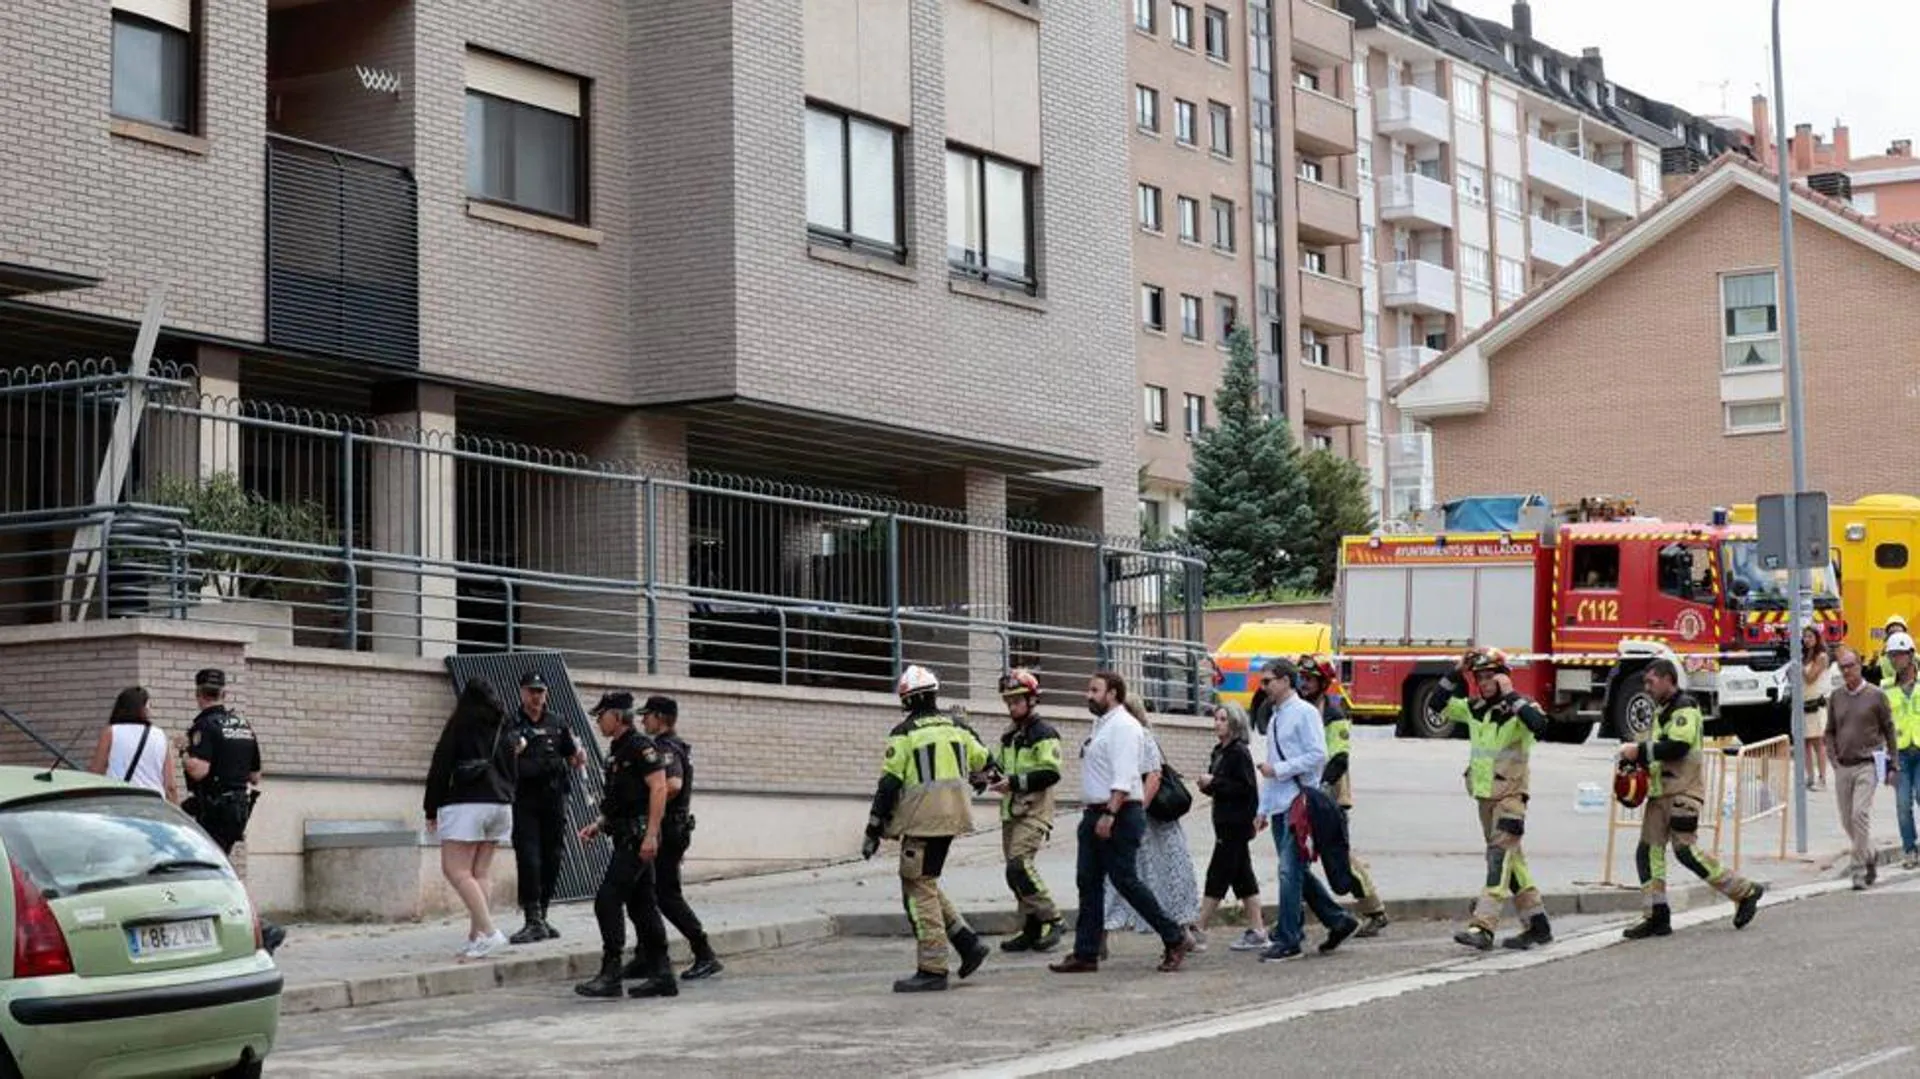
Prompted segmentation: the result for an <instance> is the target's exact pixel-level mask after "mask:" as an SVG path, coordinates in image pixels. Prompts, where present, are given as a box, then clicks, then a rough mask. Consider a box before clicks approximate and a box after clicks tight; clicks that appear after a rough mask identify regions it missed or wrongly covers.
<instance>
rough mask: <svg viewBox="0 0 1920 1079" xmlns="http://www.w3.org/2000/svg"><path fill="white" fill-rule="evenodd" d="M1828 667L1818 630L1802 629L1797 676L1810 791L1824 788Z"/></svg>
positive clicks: (1829, 683) (1825, 782)
mask: <svg viewBox="0 0 1920 1079" xmlns="http://www.w3.org/2000/svg"><path fill="white" fill-rule="evenodd" d="M1832 666H1833V661H1832V658H1831V657H1829V656H1828V655H1827V646H1826V645H1825V644H1824V643H1822V642H1821V640H1820V629H1819V627H1817V626H1807V627H1805V628H1804V629H1802V630H1801V631H1800V676H1801V678H1802V679H1803V680H1804V684H1805V686H1806V702H1807V703H1806V705H1805V707H1806V715H1807V718H1806V732H1807V789H1808V790H1812V791H1817V790H1824V789H1825V788H1826V785H1827V738H1826V734H1827V695H1828V694H1829V693H1830V692H1831V691H1832V685H1831V682H1830V680H1829V673H1830V671H1831V669H1832Z"/></svg>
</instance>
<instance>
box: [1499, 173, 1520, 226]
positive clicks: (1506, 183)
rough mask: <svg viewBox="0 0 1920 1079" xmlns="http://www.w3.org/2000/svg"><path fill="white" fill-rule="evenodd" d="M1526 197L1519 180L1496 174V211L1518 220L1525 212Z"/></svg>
mask: <svg viewBox="0 0 1920 1079" xmlns="http://www.w3.org/2000/svg"><path fill="white" fill-rule="evenodd" d="M1525 198H1526V196H1525V195H1524V194H1522V188H1521V187H1520V181H1519V180H1516V179H1514V178H1513V177H1511V176H1501V175H1500V174H1498V173H1495V174H1494V177H1493V208H1494V209H1495V210H1496V211H1498V212H1499V213H1501V214H1503V215H1505V216H1507V217H1511V218H1513V219H1515V220H1516V221H1517V220H1519V218H1520V215H1521V214H1522V213H1524V212H1525V208H1526V203H1525Z"/></svg>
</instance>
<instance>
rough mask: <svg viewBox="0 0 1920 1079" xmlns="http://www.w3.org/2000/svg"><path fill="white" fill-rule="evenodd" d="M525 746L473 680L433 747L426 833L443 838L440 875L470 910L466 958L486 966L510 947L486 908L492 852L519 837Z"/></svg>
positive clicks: (483, 686)
mask: <svg viewBox="0 0 1920 1079" xmlns="http://www.w3.org/2000/svg"><path fill="white" fill-rule="evenodd" d="M525 746H526V741H525V740H524V739H522V738H520V737H519V736H517V735H516V734H514V733H513V730H512V728H511V724H509V723H508V722H507V706H506V704H505V703H503V702H502V701H501V699H500V694H499V693H498V692H496V691H495V690H494V688H493V687H492V686H490V685H488V684H487V683H486V682H485V681H484V680H482V679H479V678H475V679H473V680H472V681H470V682H468V683H467V686H466V688H465V689H464V690H462V691H461V693H460V700H459V702H458V703H456V704H455V705H454V706H453V715H451V716H449V717H447V725H446V726H445V727H443V728H441V730H440V742H439V744H438V745H436V746H434V748H433V763H432V765H430V766H429V767H428V769H427V792H426V798H425V801H424V803H423V805H422V808H423V809H424V810H425V811H426V816H427V830H428V831H429V832H437V833H438V834H439V836H440V872H441V873H442V874H444V875H445V876H446V878H447V883H448V884H451V885H453V890H454V891H455V892H457V893H459V895H460V901H461V902H462V903H464V904H466V908H467V944H466V947H465V948H462V949H461V950H460V953H459V955H460V958H462V959H484V958H486V957H487V956H488V955H491V954H493V953H494V952H496V951H498V950H500V949H501V948H504V947H506V946H507V938H506V935H505V934H504V933H501V932H500V930H499V929H497V928H495V927H494V924H493V915H492V913H491V912H490V911H489V910H488V909H487V892H488V890H489V886H490V883H491V882H490V880H489V873H490V871H491V870H492V867H493V855H494V851H495V850H496V849H498V847H499V844H500V843H501V842H503V841H504V840H506V839H507V837H509V836H511V835H512V834H513V792H514V786H515V783H516V782H517V780H516V776H517V771H516V768H515V762H514V755H515V754H517V753H519V752H520V750H521V749H523V748H524V747H525Z"/></svg>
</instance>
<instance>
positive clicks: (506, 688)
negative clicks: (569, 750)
mask: <svg viewBox="0 0 1920 1079" xmlns="http://www.w3.org/2000/svg"><path fill="white" fill-rule="evenodd" d="M529 671H539V672H540V676H541V677H542V678H545V679H546V680H547V722H549V723H559V724H561V725H562V726H564V727H565V728H566V729H567V730H568V731H570V732H572V734H573V740H574V741H576V742H578V743H579V744H580V748H582V749H584V750H586V751H587V767H586V768H585V769H583V770H582V771H581V772H579V773H576V774H575V775H574V777H573V783H572V789H571V790H570V791H569V792H568V794H567V828H566V844H567V857H566V860H565V861H563V862H562V863H561V865H560V882H559V884H558V885H556V886H555V888H554V896H553V898H554V899H555V901H557V902H562V903H571V902H575V901H577V900H582V899H592V898H593V893H594V892H596V891H598V890H599V888H600V877H601V875H602V874H603V873H604V872H605V871H606V868H607V858H608V856H609V855H610V854H611V851H610V850H609V849H608V847H607V845H606V844H605V843H601V842H597V841H596V842H594V843H582V842H581V841H580V837H579V836H578V835H576V834H575V833H576V832H577V831H578V830H579V829H580V828H581V827H583V826H584V825H586V824H587V823H588V822H590V821H592V820H593V819H594V818H595V817H597V816H599V814H600V793H601V791H602V790H603V789H604V787H605V783H604V778H605V776H606V766H605V759H606V758H605V755H604V754H603V753H601V751H600V733H599V731H598V730H597V729H596V728H595V727H594V725H593V723H592V722H590V721H589V720H588V718H587V713H586V708H585V706H584V705H582V704H581V703H580V697H579V695H578V694H577V693H575V692H574V688H573V679H571V678H570V677H568V675H567V663H566V660H565V659H563V658H561V655H560V653H558V652H495V653H488V654H481V655H465V656H448V657H447V673H448V674H449V675H452V676H453V692H454V695H455V696H456V697H457V696H459V695H460V693H461V692H462V691H463V690H465V689H466V686H467V682H468V681H470V680H472V679H475V678H478V679H481V680H482V681H485V682H488V683H490V684H492V686H493V688H494V689H496V690H498V691H499V692H500V697H501V699H502V700H505V701H509V702H511V703H512V705H513V706H514V707H518V706H519V701H520V678H521V676H522V675H525V674H526V673H527V672H529Z"/></svg>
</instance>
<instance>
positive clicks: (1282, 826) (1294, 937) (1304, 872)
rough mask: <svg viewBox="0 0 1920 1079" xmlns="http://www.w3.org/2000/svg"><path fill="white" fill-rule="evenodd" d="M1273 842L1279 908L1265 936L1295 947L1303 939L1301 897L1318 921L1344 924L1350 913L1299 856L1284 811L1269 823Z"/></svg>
mask: <svg viewBox="0 0 1920 1079" xmlns="http://www.w3.org/2000/svg"><path fill="white" fill-rule="evenodd" d="M1270 830H1271V831H1272V832H1273V845H1274V846H1275V847H1276V848H1278V849H1279V851H1280V898H1279V911H1278V913H1277V914H1276V915H1275V916H1274V923H1273V932H1272V933H1271V934H1270V935H1269V936H1268V938H1267V939H1269V940H1271V941H1272V942H1273V943H1275V944H1278V945H1280V946H1281V947H1282V948H1286V949H1289V950H1291V949H1294V948H1298V947H1300V945H1301V944H1302V943H1303V942H1304V941H1305V940H1306V937H1307V930H1306V916H1305V914H1304V913H1303V912H1302V911H1301V909H1300V902H1301V900H1303V899H1304V900H1305V901H1306V904H1307V906H1309V907H1312V908H1313V916H1314V917H1315V918H1318V919H1319V920H1320V924H1321V925H1323V926H1326V927H1327V928H1328V929H1332V928H1334V927H1335V926H1338V925H1343V924H1345V923H1346V922H1347V921H1348V920H1350V919H1351V918H1352V915H1350V914H1348V913H1347V912H1346V911H1344V910H1342V909H1340V904H1339V903H1337V902H1335V901H1334V898H1333V893H1332V892H1329V891H1327V886H1326V885H1324V884H1322V883H1320V878H1319V877H1316V876H1314V875H1313V867H1312V866H1310V865H1308V864H1307V863H1305V862H1303V861H1301V860H1300V847H1299V844H1297V843H1295V842H1294V840H1293V829H1291V828H1289V827H1287V815H1286V814H1285V813H1281V814H1278V815H1276V816H1275V817H1274V818H1273V820H1272V823H1271V829H1270Z"/></svg>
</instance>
